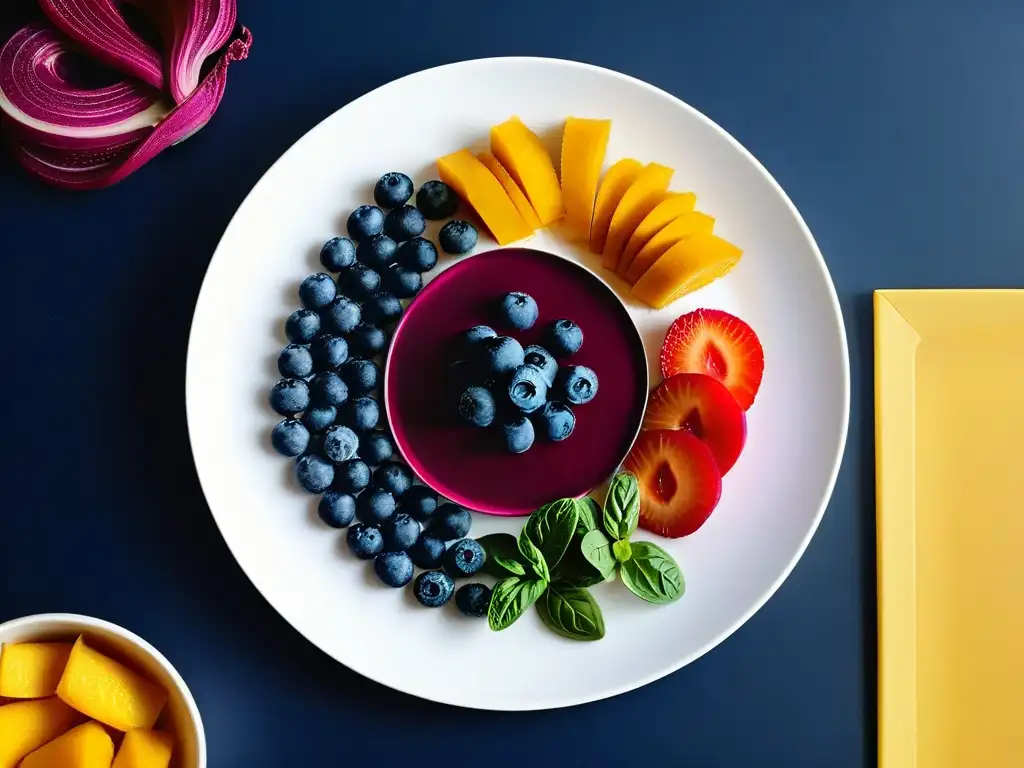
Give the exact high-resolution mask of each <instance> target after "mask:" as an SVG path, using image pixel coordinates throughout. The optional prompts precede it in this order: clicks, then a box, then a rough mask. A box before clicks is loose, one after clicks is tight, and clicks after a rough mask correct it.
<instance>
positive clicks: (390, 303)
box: [363, 293, 402, 327]
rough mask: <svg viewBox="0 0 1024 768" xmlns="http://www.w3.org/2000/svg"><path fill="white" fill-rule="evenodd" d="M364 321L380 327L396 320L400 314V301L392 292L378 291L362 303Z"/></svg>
mask: <svg viewBox="0 0 1024 768" xmlns="http://www.w3.org/2000/svg"><path fill="white" fill-rule="evenodd" d="M363 314H364V315H365V316H366V321H367V322H369V323H373V324H374V325H379V326H381V327H384V326H388V325H391V324H393V323H396V322H398V318H400V317H401V316H402V302H400V301H399V300H398V299H397V298H396V297H395V296H394V295H393V294H390V293H378V294H376V295H375V296H372V297H371V298H370V299H368V300H367V302H366V303H365V304H363Z"/></svg>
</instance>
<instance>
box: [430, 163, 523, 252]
mask: <svg viewBox="0 0 1024 768" xmlns="http://www.w3.org/2000/svg"><path fill="white" fill-rule="evenodd" d="M437 172H438V175H439V176H440V177H441V181H443V182H444V183H445V184H447V185H448V186H449V187H451V188H452V189H454V190H455V191H456V192H457V193H458V195H459V197H461V198H462V200H463V201H464V202H465V203H466V204H467V205H469V207H470V208H472V209H473V210H474V211H476V214H477V216H479V217H480V218H481V220H482V221H483V223H484V225H485V226H486V227H487V229H489V230H490V231H491V234H492V235H493V236H494V239H495V240H497V241H498V245H507V244H508V243H514V242H515V241H516V240H522V239H523V238H524V237H529V236H530V235H532V234H533V230H532V229H531V228H530V225H529V224H527V223H526V222H525V221H523V217H522V216H520V215H519V211H517V210H516V206H515V205H514V204H513V202H512V200H511V198H509V196H508V193H507V192H506V191H505V188H504V187H502V186H501V182H500V181H498V180H497V179H496V178H495V177H494V174H493V173H491V172H490V171H489V170H487V166H486V165H484V164H483V163H482V162H480V160H479V159H477V158H476V157H475V156H474V155H473V153H472V152H470V151H469V150H468V149H460V150H459V151H458V152H452V153H451V154H450V155H445V156H444V157H439V158H438V159H437Z"/></svg>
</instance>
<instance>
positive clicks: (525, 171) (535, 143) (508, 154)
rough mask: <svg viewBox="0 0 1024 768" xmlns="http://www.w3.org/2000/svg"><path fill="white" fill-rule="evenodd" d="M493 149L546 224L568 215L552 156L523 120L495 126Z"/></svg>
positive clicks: (514, 120)
mask: <svg viewBox="0 0 1024 768" xmlns="http://www.w3.org/2000/svg"><path fill="white" fill-rule="evenodd" d="M491 152H493V153H494V156H495V157H496V158H498V161H499V162H500V163H501V164H502V165H503V166H505V169H506V170H507V171H508V172H509V173H510V174H511V175H512V178H513V179H515V180H516V184H518V185H519V187H520V188H521V189H522V190H523V192H525V193H526V197H527V198H528V199H529V201H530V205H532V206H533V210H535V211H536V212H537V216H538V218H540V223H541V224H542V225H543V226H545V227H546V226H547V225H548V224H550V223H552V222H553V221H558V220H559V219H560V218H562V217H563V216H565V207H564V206H563V204H562V186H561V184H559V183H558V174H557V173H555V164H554V163H553V162H551V155H549V154H548V151H547V150H546V149H544V145H543V144H542V143H541V140H540V138H539V137H538V136H537V134H535V133H534V132H533V131H531V130H530V129H529V128H527V127H526V126H525V125H523V121H522V120H520V119H519V118H518V117H512V118H509V119H508V120H506V121H505V122H504V123H501V124H499V125H496V126H494V127H493V128H491Z"/></svg>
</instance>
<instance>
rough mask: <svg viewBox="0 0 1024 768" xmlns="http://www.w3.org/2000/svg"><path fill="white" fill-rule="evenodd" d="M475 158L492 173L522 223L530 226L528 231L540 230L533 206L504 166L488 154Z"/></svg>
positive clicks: (482, 153) (484, 153)
mask: <svg viewBox="0 0 1024 768" xmlns="http://www.w3.org/2000/svg"><path fill="white" fill-rule="evenodd" d="M476 157H477V159H478V160H479V161H480V162H481V163H483V164H484V165H485V166H487V170H489V171H490V172H491V173H493V174H494V178H496V179H497V180H498V182H499V183H500V184H501V186H502V187H504V189H505V192H507V193H508V196H509V199H510V200H511V201H512V204H513V205H515V207H516V210H517V211H519V215H520V216H522V217H523V221H525V222H526V223H527V224H529V225H530V229H533V230H537V229H540V228H541V223H540V219H539V218H537V212H536V211H534V210H533V206H532V205H530V201H529V200H527V199H526V195H524V194H523V190H521V189H520V188H519V185H518V184H516V181H515V179H513V178H512V177H511V176H509V174H508V171H506V170H505V166H503V165H502V164H501V163H499V162H498V158H496V157H495V156H494V155H492V154H491V153H490V152H480V153H479V154H478V155H477V156H476Z"/></svg>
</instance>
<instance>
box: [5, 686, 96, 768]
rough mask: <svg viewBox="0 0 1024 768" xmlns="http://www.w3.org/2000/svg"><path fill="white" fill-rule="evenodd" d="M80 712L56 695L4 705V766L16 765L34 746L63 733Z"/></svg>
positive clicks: (10, 767) (39, 745) (34, 748)
mask: <svg viewBox="0 0 1024 768" xmlns="http://www.w3.org/2000/svg"><path fill="white" fill-rule="evenodd" d="M77 717H78V714H77V713H76V712H75V711H74V710H73V709H71V707H69V706H68V705H67V704H65V703H64V702H63V701H61V700H60V699H58V698H57V697H56V696H54V697H51V698H49V699H36V700H34V701H16V702H14V703H13V704H4V705H3V706H2V707H0V768H14V767H15V766H16V765H17V764H18V761H19V760H21V758H23V757H24V756H25V755H27V754H28V753H29V752H32V751H33V750H36V749H39V747H41V746H43V744H46V743H47V742H48V741H52V740H53V739H55V738H57V737H58V736H60V735H61V734H62V733H64V731H66V730H67V729H68V728H70V727H71V726H72V724H74V722H75V718H77Z"/></svg>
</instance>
